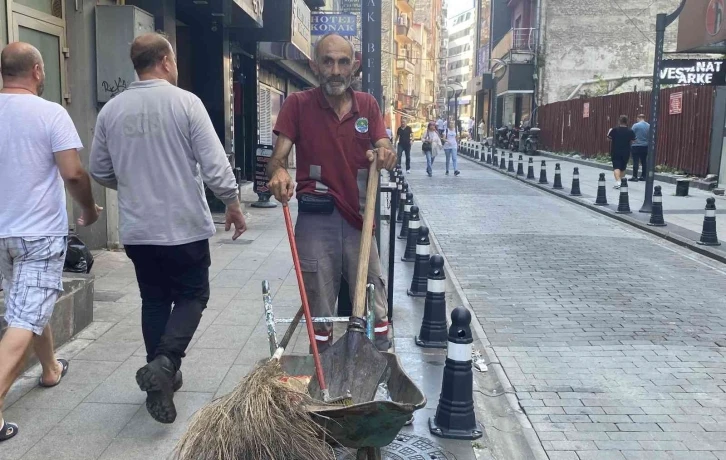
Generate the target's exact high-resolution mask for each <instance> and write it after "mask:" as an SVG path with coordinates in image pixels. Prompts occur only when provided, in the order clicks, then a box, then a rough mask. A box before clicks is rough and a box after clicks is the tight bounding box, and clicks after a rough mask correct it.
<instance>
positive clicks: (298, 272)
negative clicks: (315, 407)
mask: <svg viewBox="0 0 726 460" xmlns="http://www.w3.org/2000/svg"><path fill="white" fill-rule="evenodd" d="M282 212H283V214H285V227H287V238H288V239H289V240H290V251H291V252H292V262H293V264H294V265H295V276H297V285H298V288H300V298H301V299H302V306H303V311H304V312H305V325H306V326H307V329H308V337H309V338H310V347H311V348H312V349H313V361H315V373H316V374H317V376H318V382H319V383H320V389H321V390H323V391H325V390H326V389H327V388H328V387H327V385H326V384H325V377H324V376H323V366H322V365H321V364H320V354H319V353H318V344H317V343H316V342H315V331H314V330H313V316H312V315H311V314H310V305H309V304H308V295H307V293H306V292H305V283H304V282H303V277H302V269H301V268H300V257H299V256H298V255H297V244H295V233H294V231H293V229H292V217H291V216H290V208H289V207H288V206H287V203H284V204H283V205H282Z"/></svg>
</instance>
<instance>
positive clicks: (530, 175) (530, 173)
mask: <svg viewBox="0 0 726 460" xmlns="http://www.w3.org/2000/svg"><path fill="white" fill-rule="evenodd" d="M527 179H530V180H534V161H532V158H530V159H529V164H528V165H527Z"/></svg>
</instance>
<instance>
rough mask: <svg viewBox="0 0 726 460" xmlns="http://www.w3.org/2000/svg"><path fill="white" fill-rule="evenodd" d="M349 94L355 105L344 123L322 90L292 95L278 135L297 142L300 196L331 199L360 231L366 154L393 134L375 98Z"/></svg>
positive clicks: (277, 125)
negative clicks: (389, 133)
mask: <svg viewBox="0 0 726 460" xmlns="http://www.w3.org/2000/svg"><path fill="white" fill-rule="evenodd" d="M348 91H349V92H350V93H351V94H352V95H353V107H352V108H351V110H350V112H349V113H348V114H346V115H345V116H344V117H343V118H342V119H338V115H337V114H336V113H335V110H333V108H332V107H331V106H330V104H329V103H328V101H327V100H326V99H325V96H324V95H323V90H322V89H321V88H315V89H311V90H307V91H301V92H298V93H292V94H290V95H289V96H288V97H287V99H286V100H285V103H284V104H283V105H282V109H281V110H280V114H279V115H278V116H277V123H275V129H274V132H275V134H278V135H279V134H284V135H285V136H286V137H289V138H290V139H292V141H293V143H294V144H295V152H296V154H295V155H296V162H297V175H296V180H297V194H298V195H299V194H301V193H312V194H328V195H330V196H332V197H333V199H334V200H335V205H336V207H337V209H338V211H339V212H340V214H341V215H342V216H343V217H344V218H345V220H346V221H348V222H349V223H350V224H351V225H353V226H354V227H356V228H358V229H360V228H362V227H363V210H364V208H365V192H366V187H367V180H368V167H369V165H370V163H369V162H368V159H367V158H366V151H368V150H371V148H373V145H374V144H375V143H376V142H378V141H379V140H381V139H388V134H387V133H386V126H385V124H384V122H383V116H382V115H381V110H380V108H379V106H378V102H376V100H375V98H374V97H373V96H371V95H370V94H368V93H362V92H357V91H353V90H350V89H349V90H348Z"/></svg>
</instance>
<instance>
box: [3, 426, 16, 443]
mask: <svg viewBox="0 0 726 460" xmlns="http://www.w3.org/2000/svg"><path fill="white" fill-rule="evenodd" d="M16 434H18V425H16V424H14V423H10V422H5V423H3V426H2V427H0V442H2V441H7V440H8V439H10V438H12V437H13V436H15V435H16Z"/></svg>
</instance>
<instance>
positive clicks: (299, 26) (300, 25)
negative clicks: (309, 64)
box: [290, 0, 312, 58]
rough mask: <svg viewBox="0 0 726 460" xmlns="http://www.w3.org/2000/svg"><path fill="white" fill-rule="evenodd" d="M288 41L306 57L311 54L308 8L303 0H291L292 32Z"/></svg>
mask: <svg viewBox="0 0 726 460" xmlns="http://www.w3.org/2000/svg"><path fill="white" fill-rule="evenodd" d="M290 43H292V44H293V45H295V46H296V47H297V49H299V50H300V51H301V52H302V53H303V54H304V55H305V57H307V58H310V57H311V56H312V45H311V41H310V8H309V7H308V6H307V5H306V4H305V2H304V1H303V0H293V1H292V34H291V38H290Z"/></svg>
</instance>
